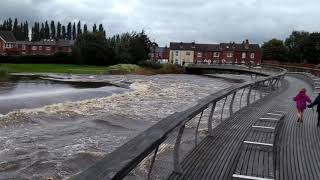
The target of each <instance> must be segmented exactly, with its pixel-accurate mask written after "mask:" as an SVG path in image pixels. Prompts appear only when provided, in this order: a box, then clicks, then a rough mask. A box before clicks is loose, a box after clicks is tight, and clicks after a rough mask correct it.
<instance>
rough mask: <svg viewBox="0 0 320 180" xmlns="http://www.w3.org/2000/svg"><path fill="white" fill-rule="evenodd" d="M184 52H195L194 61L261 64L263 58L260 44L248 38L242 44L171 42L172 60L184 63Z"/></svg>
mask: <svg viewBox="0 0 320 180" xmlns="http://www.w3.org/2000/svg"><path fill="white" fill-rule="evenodd" d="M181 54H182V55H181ZM184 54H193V63H238V64H240V63H241V64H249V63H251V64H260V63H261V58H262V51H261V48H260V46H259V45H258V44H250V43H249V41H248V40H246V41H243V42H242V43H240V44H237V43H234V42H232V43H220V44H197V43H194V42H193V43H183V42H180V43H170V62H174V63H177V64H181V65H182V64H184V63H183V62H184V61H185V59H186V57H185V56H184ZM189 62H190V60H189Z"/></svg>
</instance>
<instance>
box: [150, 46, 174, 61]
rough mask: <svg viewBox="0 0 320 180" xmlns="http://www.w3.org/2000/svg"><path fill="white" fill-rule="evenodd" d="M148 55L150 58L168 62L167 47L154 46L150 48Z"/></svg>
mask: <svg viewBox="0 0 320 180" xmlns="http://www.w3.org/2000/svg"><path fill="white" fill-rule="evenodd" d="M149 57H150V59H151V60H154V61H157V62H160V63H168V62H169V48H168V47H156V48H155V49H153V48H151V49H150V54H149Z"/></svg>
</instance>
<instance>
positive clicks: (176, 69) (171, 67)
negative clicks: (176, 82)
mask: <svg viewBox="0 0 320 180" xmlns="http://www.w3.org/2000/svg"><path fill="white" fill-rule="evenodd" d="M159 73H161V74H169V73H170V74H182V73H185V69H184V67H183V66H180V65H177V64H164V65H163V67H162V68H161V69H160V70H159Z"/></svg>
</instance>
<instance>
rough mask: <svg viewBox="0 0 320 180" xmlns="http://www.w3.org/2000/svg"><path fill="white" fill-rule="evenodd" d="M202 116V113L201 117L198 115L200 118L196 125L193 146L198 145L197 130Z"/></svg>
mask: <svg viewBox="0 0 320 180" xmlns="http://www.w3.org/2000/svg"><path fill="white" fill-rule="evenodd" d="M202 115H203V111H202V112H201V115H200V118H199V121H198V124H197V129H196V135H195V138H194V144H195V146H197V145H198V130H199V126H200V122H201V119H202Z"/></svg>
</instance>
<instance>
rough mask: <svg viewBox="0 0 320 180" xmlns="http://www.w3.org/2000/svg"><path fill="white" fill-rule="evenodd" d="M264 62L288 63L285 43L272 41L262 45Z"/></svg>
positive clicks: (276, 40)
mask: <svg viewBox="0 0 320 180" xmlns="http://www.w3.org/2000/svg"><path fill="white" fill-rule="evenodd" d="M262 51H263V59H264V60H278V61H287V60H288V58H287V55H288V50H287V48H286V46H285V45H284V42H283V41H281V40H278V39H272V40H270V41H268V42H265V43H264V44H263V45H262Z"/></svg>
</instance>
